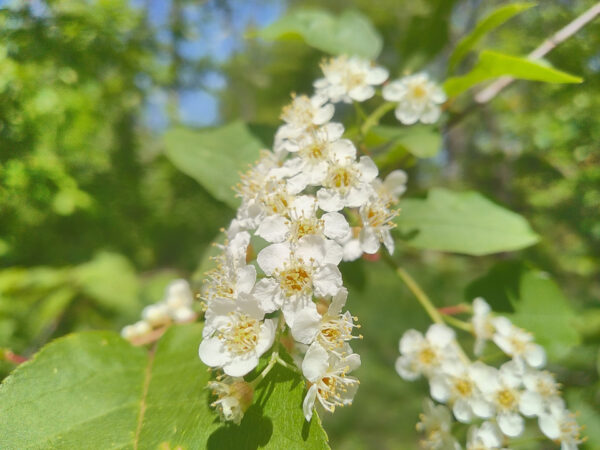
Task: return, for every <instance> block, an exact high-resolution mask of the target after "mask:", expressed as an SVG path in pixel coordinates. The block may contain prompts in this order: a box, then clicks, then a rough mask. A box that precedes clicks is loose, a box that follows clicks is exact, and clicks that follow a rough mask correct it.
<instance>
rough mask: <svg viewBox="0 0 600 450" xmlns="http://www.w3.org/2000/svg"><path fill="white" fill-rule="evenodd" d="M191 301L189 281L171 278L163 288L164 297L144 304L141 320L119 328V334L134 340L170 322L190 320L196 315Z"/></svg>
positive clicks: (191, 294)
mask: <svg viewBox="0 0 600 450" xmlns="http://www.w3.org/2000/svg"><path fill="white" fill-rule="evenodd" d="M193 303H194V295H193V293H192V290H191V289H190V285H189V283H188V282H187V281H186V280H183V279H177V280H173V281H172V282H171V283H169V285H168V286H167V288H166V289H165V297H164V299H163V300H161V301H160V302H158V303H154V304H152V305H148V306H146V307H145V308H144V309H143V310H142V320H140V321H138V322H136V323H134V324H132V325H127V326H125V327H124V328H123V329H122V330H121V336H123V337H124V338H125V339H127V340H129V341H134V340H136V339H139V338H141V337H143V336H146V335H148V333H150V332H151V331H152V330H154V329H157V328H160V327H164V326H167V325H170V324H171V323H183V322H191V321H193V320H195V319H196V316H197V315H196V313H195V311H194V309H193V307H192V305H193Z"/></svg>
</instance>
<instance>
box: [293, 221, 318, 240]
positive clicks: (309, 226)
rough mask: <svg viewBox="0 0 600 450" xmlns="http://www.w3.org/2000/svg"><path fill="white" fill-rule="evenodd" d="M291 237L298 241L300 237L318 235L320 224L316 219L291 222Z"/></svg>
mask: <svg viewBox="0 0 600 450" xmlns="http://www.w3.org/2000/svg"><path fill="white" fill-rule="evenodd" d="M292 224H293V225H292V226H293V227H294V230H293V236H294V237H295V238H296V239H300V238H301V237H302V236H306V235H311V234H320V232H321V223H320V221H319V219H317V218H316V217H301V218H299V219H297V220H295V221H294V222H292Z"/></svg>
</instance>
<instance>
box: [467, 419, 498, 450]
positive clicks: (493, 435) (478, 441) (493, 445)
mask: <svg viewBox="0 0 600 450" xmlns="http://www.w3.org/2000/svg"><path fill="white" fill-rule="evenodd" d="M501 448H502V433H501V432H500V430H499V429H498V426H497V425H496V424H494V423H492V422H483V423H482V424H481V425H480V426H479V427H476V426H472V427H471V428H469V433H468V436H467V450H496V449H501Z"/></svg>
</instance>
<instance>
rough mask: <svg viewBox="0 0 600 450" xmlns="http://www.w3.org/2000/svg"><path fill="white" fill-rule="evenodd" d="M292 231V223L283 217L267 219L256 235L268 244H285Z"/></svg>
mask: <svg viewBox="0 0 600 450" xmlns="http://www.w3.org/2000/svg"><path fill="white" fill-rule="evenodd" d="M289 231H290V222H289V220H288V219H286V218H285V217H283V216H270V217H267V218H266V219H265V220H263V221H262V223H261V224H260V225H259V227H258V229H257V230H256V234H257V235H258V236H260V237H261V238H263V239H264V240H265V241H267V242H283V241H284V240H285V239H286V237H287V235H288V232H289Z"/></svg>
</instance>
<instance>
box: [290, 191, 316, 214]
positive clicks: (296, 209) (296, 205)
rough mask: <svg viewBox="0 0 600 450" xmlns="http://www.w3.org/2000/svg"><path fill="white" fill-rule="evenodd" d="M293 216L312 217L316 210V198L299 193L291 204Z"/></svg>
mask: <svg viewBox="0 0 600 450" xmlns="http://www.w3.org/2000/svg"><path fill="white" fill-rule="evenodd" d="M291 210H292V214H293V217H294V218H296V219H299V218H301V217H307V218H310V217H314V215H315V212H316V211H317V200H316V199H315V198H314V197H313V196H312V195H299V196H298V197H296V198H295V199H294V201H293V202H292V206H291Z"/></svg>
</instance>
